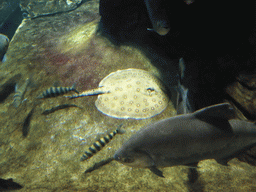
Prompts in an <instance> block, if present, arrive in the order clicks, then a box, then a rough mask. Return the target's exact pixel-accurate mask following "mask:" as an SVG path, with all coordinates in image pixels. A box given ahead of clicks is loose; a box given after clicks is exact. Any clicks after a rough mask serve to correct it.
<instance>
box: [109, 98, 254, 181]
mask: <svg viewBox="0 0 256 192" xmlns="http://www.w3.org/2000/svg"><path fill="white" fill-rule="evenodd" d="M255 143H256V124H255V122H249V121H246V120H239V119H236V116H235V112H234V109H233V108H232V107H231V105H230V104H229V103H221V104H216V105H211V106H208V107H206V108H203V109H200V110H197V111H195V112H193V113H188V114H184V115H177V116H173V117H170V118H167V119H164V120H160V121H157V122H155V123H153V124H149V125H147V126H146V127H144V128H142V129H140V130H139V131H138V132H137V133H136V134H134V135H132V136H131V137H130V139H129V140H128V141H127V142H125V143H124V144H123V145H122V146H121V147H120V148H119V149H118V150H117V151H116V152H115V154H114V156H113V158H114V159H115V160H116V161H117V162H120V163H122V164H124V165H127V166H130V167H138V168H149V169H150V170H151V171H152V172H153V173H155V174H156V175H158V176H160V177H164V176H163V173H162V171H160V170H159V169H158V168H159V167H172V166H178V165H184V166H189V167H194V168H197V164H198V162H199V161H202V160H205V159H215V160H216V161H217V162H218V163H220V164H222V165H227V162H228V161H229V160H230V159H232V158H233V157H234V156H233V155H235V154H236V153H238V152H240V151H241V150H243V149H245V148H246V147H248V146H251V145H253V144H255Z"/></svg>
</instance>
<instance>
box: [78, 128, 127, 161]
mask: <svg viewBox="0 0 256 192" xmlns="http://www.w3.org/2000/svg"><path fill="white" fill-rule="evenodd" d="M122 125H123V124H121V125H119V126H118V129H116V130H115V131H113V132H111V133H109V134H107V135H106V136H105V137H102V138H100V139H99V140H98V141H96V142H95V143H93V144H92V145H91V146H90V147H89V149H88V151H85V152H84V154H83V156H82V157H81V159H80V160H81V161H84V160H87V159H89V158H91V157H92V156H93V155H94V154H96V153H97V152H98V151H100V150H101V149H102V148H103V147H104V146H105V145H106V144H108V143H109V142H110V141H111V140H112V138H113V137H114V136H115V135H116V134H117V133H119V134H123V133H124V130H121V129H120V128H121V127H122Z"/></svg>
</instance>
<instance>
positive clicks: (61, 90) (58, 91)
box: [37, 84, 79, 99]
mask: <svg viewBox="0 0 256 192" xmlns="http://www.w3.org/2000/svg"><path fill="white" fill-rule="evenodd" d="M70 91H74V92H76V93H79V92H78V91H77V90H76V88H75V84H73V85H72V87H50V88H49V89H47V90H45V91H44V92H43V94H42V95H40V96H38V97H37V98H39V99H43V98H49V97H57V96H59V95H63V94H65V93H68V92H70Z"/></svg>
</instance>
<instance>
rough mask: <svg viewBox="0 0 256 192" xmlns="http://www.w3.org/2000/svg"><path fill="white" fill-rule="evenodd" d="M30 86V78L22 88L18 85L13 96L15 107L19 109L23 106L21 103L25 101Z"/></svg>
mask: <svg viewBox="0 0 256 192" xmlns="http://www.w3.org/2000/svg"><path fill="white" fill-rule="evenodd" d="M28 84H29V78H27V79H26V81H25V83H24V84H23V85H22V86H21V87H18V84H16V86H15V94H14V96H13V105H14V107H16V108H17V107H19V105H20V104H21V101H22V99H23V95H24V93H25V91H26V89H27V86H28Z"/></svg>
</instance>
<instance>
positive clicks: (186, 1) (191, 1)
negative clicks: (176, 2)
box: [184, 0, 194, 5]
mask: <svg viewBox="0 0 256 192" xmlns="http://www.w3.org/2000/svg"><path fill="white" fill-rule="evenodd" d="M184 2H185V3H186V4H187V5H190V4H191V3H193V2H194V0H185V1H184Z"/></svg>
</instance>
